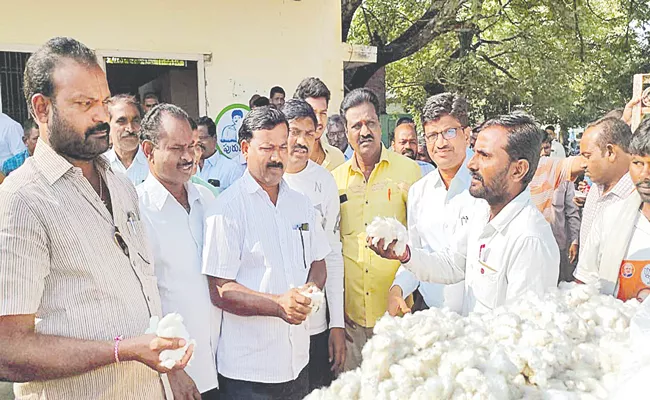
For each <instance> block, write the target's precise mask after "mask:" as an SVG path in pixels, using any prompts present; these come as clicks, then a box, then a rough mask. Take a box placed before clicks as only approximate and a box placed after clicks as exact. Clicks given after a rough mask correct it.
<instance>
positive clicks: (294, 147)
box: [282, 99, 345, 390]
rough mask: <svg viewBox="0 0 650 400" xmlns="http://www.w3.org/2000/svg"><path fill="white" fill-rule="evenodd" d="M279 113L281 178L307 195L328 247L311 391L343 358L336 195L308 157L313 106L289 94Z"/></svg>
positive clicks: (314, 323) (313, 321)
mask: <svg viewBox="0 0 650 400" xmlns="http://www.w3.org/2000/svg"><path fill="white" fill-rule="evenodd" d="M282 112H283V113H284V115H285V116H286V117H287V120H288V121H289V162H288V164H287V172H286V173H285V174H284V179H285V180H286V182H287V183H288V184H289V187H290V188H292V189H294V190H296V191H298V192H300V193H302V194H304V195H306V196H308V197H309V199H310V200H311V202H312V204H313V205H314V209H315V210H316V223H318V224H320V225H321V226H322V227H323V230H324V231H325V234H326V235H327V239H328V243H329V246H330V248H331V249H332V251H331V252H330V253H329V254H328V255H327V257H325V264H326V267H327V281H326V283H325V295H326V296H327V308H326V307H324V306H323V307H321V308H320V310H318V312H317V313H316V314H314V315H313V316H312V317H311V318H310V319H309V329H310V334H311V338H310V346H309V388H310V390H313V389H316V388H319V387H323V386H329V385H330V383H331V382H332V376H333V375H332V372H334V373H339V372H340V371H341V369H342V368H343V363H344V361H345V324H344V318H343V256H342V255H341V233H340V230H339V218H340V206H339V194H338V189H337V187H336V182H335V181H334V178H333V177H332V174H331V173H330V172H329V171H328V170H326V169H325V168H323V167H321V166H320V165H318V164H316V163H315V162H313V161H311V160H310V159H309V156H310V154H311V151H312V150H313V148H314V142H315V141H316V125H317V123H318V122H317V120H316V114H314V110H313V109H312V108H311V106H310V105H309V104H308V103H307V102H306V101H304V100H300V99H291V100H289V101H287V102H286V103H285V104H284V108H282ZM327 311H329V329H328V323H327V322H328V321H327V316H326V313H327Z"/></svg>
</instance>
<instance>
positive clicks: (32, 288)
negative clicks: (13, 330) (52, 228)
mask: <svg viewBox="0 0 650 400" xmlns="http://www.w3.org/2000/svg"><path fill="white" fill-rule="evenodd" d="M48 243H49V240H48V236H47V233H46V231H45V227H44V226H43V224H42V222H41V221H40V220H39V219H38V217H37V215H36V214H35V213H34V212H33V210H32V209H31V208H30V206H29V205H28V203H27V202H26V201H24V199H23V198H22V197H21V195H20V194H17V193H7V192H3V191H1V190H0V315H20V314H35V313H36V312H37V311H38V309H39V306H40V303H41V298H42V295H43V289H44V287H45V279H46V277H47V276H48V274H49V272H50V253H49V246H48Z"/></svg>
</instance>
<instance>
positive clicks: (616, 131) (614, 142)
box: [579, 117, 634, 257]
mask: <svg viewBox="0 0 650 400" xmlns="http://www.w3.org/2000/svg"><path fill="white" fill-rule="evenodd" d="M631 139H632V131H631V130H630V127H629V126H628V125H627V124H626V123H625V122H624V121H622V120H620V119H618V118H613V117H607V118H602V119H599V120H598V121H595V122H592V123H591V124H589V125H587V128H586V129H585V131H584V133H583V134H582V139H581V140H580V154H581V155H582V167H583V168H584V169H585V175H586V176H587V177H589V179H591V181H592V182H593V183H594V184H593V185H592V186H591V189H589V193H588V194H587V199H586V201H585V206H584V209H583V211H582V226H581V227H580V243H586V242H587V239H588V237H589V234H590V232H591V226H592V224H593V221H594V219H595V218H596V216H598V214H601V213H602V212H603V210H605V208H607V207H608V206H610V205H612V204H615V203H618V202H619V201H622V200H625V199H626V198H627V197H628V196H629V195H630V194H632V193H633V192H634V184H633V183H632V179H631V178H630V174H629V173H628V171H629V169H630V159H631V157H630V155H629V154H628V153H627V148H628V146H629V145H630V140H631ZM579 252H580V256H581V257H582V256H583V255H584V246H581V247H580V251H579Z"/></svg>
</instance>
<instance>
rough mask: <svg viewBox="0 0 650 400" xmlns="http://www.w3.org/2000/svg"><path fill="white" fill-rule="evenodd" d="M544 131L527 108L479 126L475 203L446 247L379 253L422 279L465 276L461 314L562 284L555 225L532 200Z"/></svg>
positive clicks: (472, 167) (439, 280) (473, 161)
mask: <svg viewBox="0 0 650 400" xmlns="http://www.w3.org/2000/svg"><path fill="white" fill-rule="evenodd" d="M541 144H542V132H541V130H540V129H539V128H538V127H537V125H535V123H534V121H533V120H532V118H530V117H529V116H527V115H526V114H523V113H512V114H509V115H503V116H500V117H497V118H494V119H492V120H489V121H487V122H486V123H485V124H484V125H483V126H482V127H481V130H480V131H479V133H478V137H477V139H476V144H475V147H474V150H475V154H474V156H473V157H472V159H471V160H469V163H468V164H467V167H468V168H469V171H470V175H471V178H472V179H471V183H470V186H469V193H470V194H471V195H472V196H474V197H476V198H479V199H485V200H486V202H484V203H482V204H481V203H478V204H477V206H476V207H475V212H474V215H472V217H471V218H470V219H469V223H468V224H467V225H466V227H465V229H461V230H459V231H458V232H457V233H455V234H454V238H453V239H452V241H451V242H450V245H448V246H440V247H436V248H433V249H424V248H417V247H412V246H407V249H406V252H405V253H404V254H399V255H398V254H395V252H394V250H393V248H394V243H392V244H390V245H389V246H388V249H387V250H383V245H384V243H383V240H380V241H379V243H378V244H377V246H372V243H371V240H370V239H371V238H369V239H368V244H369V246H371V247H372V248H373V250H374V251H375V252H377V254H380V255H381V256H382V257H386V258H389V259H394V260H399V261H400V262H401V263H402V265H404V267H405V268H407V269H408V270H410V271H412V272H413V273H414V274H415V276H416V277H418V279H420V280H422V281H427V282H437V283H444V284H450V283H456V282H459V281H461V280H463V279H465V295H464V301H463V314H464V315H467V314H469V313H470V312H473V311H475V312H487V311H490V310H492V309H494V308H496V307H498V306H501V305H503V304H506V303H508V302H511V301H516V299H517V298H519V297H520V296H522V295H524V294H525V293H526V292H528V291H532V292H535V293H538V294H540V295H541V294H542V293H543V292H544V291H546V290H547V289H548V288H551V287H555V286H556V285H557V279H558V275H559V264H560V253H559V250H558V247H557V243H555V238H554V237H553V232H552V231H551V227H550V226H549V225H548V223H547V222H546V221H545V220H544V217H543V216H542V214H541V213H540V212H539V210H538V209H537V208H536V207H535V205H534V204H533V202H532V200H531V195H530V190H529V189H528V184H529V183H530V181H531V180H532V178H533V175H534V174H535V170H536V168H537V163H538V162H539V158H540V148H541Z"/></svg>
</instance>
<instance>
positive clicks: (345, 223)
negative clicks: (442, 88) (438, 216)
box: [333, 88, 422, 371]
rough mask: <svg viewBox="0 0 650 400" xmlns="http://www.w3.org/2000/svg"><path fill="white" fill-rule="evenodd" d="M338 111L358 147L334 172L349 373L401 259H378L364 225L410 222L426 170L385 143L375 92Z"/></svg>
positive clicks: (360, 93) (353, 97)
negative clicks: (409, 204) (416, 187)
mask: <svg viewBox="0 0 650 400" xmlns="http://www.w3.org/2000/svg"><path fill="white" fill-rule="evenodd" d="M340 115H341V116H342V117H343V119H344V120H345V121H346V125H347V131H348V142H349V143H350V145H351V146H352V148H353V149H354V155H353V156H352V158H351V159H350V160H349V161H346V162H345V164H343V165H341V166H340V167H338V168H337V169H335V170H334V172H333V175H334V179H335V180H336V185H337V186H338V189H339V198H340V202H341V238H342V241H343V263H344V270H345V314H346V318H345V327H346V333H347V335H348V343H347V354H346V358H345V368H344V369H345V370H346V371H347V370H351V369H354V368H356V367H358V366H359V365H360V364H361V349H362V348H363V345H364V344H365V343H366V342H367V341H368V339H370V337H371V336H372V329H373V327H374V326H375V323H376V321H377V320H378V319H379V318H380V317H381V316H382V315H384V313H385V312H386V307H387V305H388V304H387V303H388V299H387V296H386V293H388V289H389V288H390V287H391V284H392V283H393V279H395V273H396V272H397V269H398V268H399V262H397V261H393V260H385V259H382V258H380V257H377V255H376V254H374V253H373V252H372V251H370V249H369V248H368V246H366V243H365V238H366V233H365V232H366V226H368V224H370V223H371V222H372V220H373V219H374V218H375V217H394V218H396V219H397V220H399V221H400V222H401V223H402V224H406V200H407V197H408V191H409V188H410V187H411V185H412V184H413V183H415V182H416V181H417V180H418V179H420V177H421V176H422V174H421V172H420V167H418V165H417V164H416V163H415V162H414V161H412V160H409V159H408V158H406V157H402V156H401V155H399V154H396V153H395V152H392V151H388V150H386V148H385V147H384V146H383V144H382V143H381V124H380V122H379V100H378V99H377V95H375V93H373V92H372V91H371V90H369V89H366V88H361V89H355V90H353V91H351V92H350V93H348V94H347V95H346V96H345V98H344V99H343V102H342V103H341V112H340Z"/></svg>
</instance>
